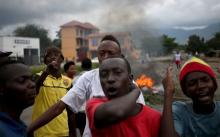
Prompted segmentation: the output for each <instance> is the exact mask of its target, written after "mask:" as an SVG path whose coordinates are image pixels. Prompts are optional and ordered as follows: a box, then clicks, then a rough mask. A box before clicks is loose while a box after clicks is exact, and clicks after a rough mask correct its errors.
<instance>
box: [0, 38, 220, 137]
mask: <svg viewBox="0 0 220 137" xmlns="http://www.w3.org/2000/svg"><path fill="white" fill-rule="evenodd" d="M9 55H10V53H8V52H2V51H1V52H0V137H26V136H34V137H67V136H70V137H78V136H81V135H82V136H83V137H158V136H160V137H220V102H219V101H215V100H214V94H215V92H216V91H217V89H218V83H217V80H216V74H215V72H214V71H213V69H212V68H211V67H210V65H209V64H207V63H206V62H204V61H203V60H201V59H199V58H197V57H192V58H190V59H189V60H188V61H186V62H185V63H184V64H183V65H182V67H181V68H180V65H179V64H178V69H180V70H179V83H180V86H181V90H182V91H183V93H184V94H185V95H186V97H188V98H189V99H191V102H181V101H175V102H173V96H174V91H175V89H176V88H175V85H174V82H173V71H172V70H173V66H172V65H169V66H168V68H167V72H166V76H165V77H164V80H163V86H164V89H165V94H164V105H163V112H162V113H161V112H159V111H157V110H155V109H153V108H151V107H149V106H148V105H146V104H145V101H144V98H143V95H142V92H141V90H140V89H139V88H138V87H137V86H136V84H135V82H134V80H133V75H132V70H131V66H130V63H129V61H128V60H127V59H126V58H125V57H124V56H123V54H122V53H121V45H120V43H119V41H118V40H117V38H115V37H114V36H112V35H106V36H104V37H103V38H102V40H101V41H100V44H99V46H98V48H97V55H98V60H99V68H96V69H91V65H92V63H91V60H89V59H85V60H84V61H83V62H82V65H81V67H82V69H83V72H82V73H80V74H79V75H78V76H77V77H75V78H74V75H75V74H76V68H75V63H74V62H67V63H66V64H65V65H64V70H65V73H66V75H64V74H62V71H61V63H62V62H63V60H64V57H63V54H62V52H61V50H60V49H59V48H56V47H49V48H48V49H47V50H46V51H45V56H44V63H45V64H46V68H45V70H43V71H42V72H39V73H37V78H36V79H35V81H33V79H32V73H31V70H30V68H29V67H28V66H26V65H24V64H23V63H21V62H17V61H11V60H10V59H9V58H8V56H9ZM31 105H33V114H32V123H31V124H30V125H28V127H27V126H26V125H25V124H24V122H22V121H21V120H20V115H21V113H22V111H23V110H24V109H25V108H27V107H29V106H31ZM76 129H79V132H77V131H78V130H76Z"/></svg>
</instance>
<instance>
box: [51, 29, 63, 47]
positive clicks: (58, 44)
mask: <svg viewBox="0 0 220 137" xmlns="http://www.w3.org/2000/svg"><path fill="white" fill-rule="evenodd" d="M56 33H57V34H56V37H57V38H55V39H54V40H53V42H52V43H53V45H54V46H56V47H58V48H61V30H59V31H57V32H56Z"/></svg>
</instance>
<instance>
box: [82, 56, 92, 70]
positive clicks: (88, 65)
mask: <svg viewBox="0 0 220 137" xmlns="http://www.w3.org/2000/svg"><path fill="white" fill-rule="evenodd" d="M81 68H82V69H83V70H91V69H92V61H91V59H89V58H85V59H83V60H82V62H81Z"/></svg>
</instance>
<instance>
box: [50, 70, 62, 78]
mask: <svg viewBox="0 0 220 137" xmlns="http://www.w3.org/2000/svg"><path fill="white" fill-rule="evenodd" d="M50 74H51V75H52V76H53V77H56V78H59V77H61V72H60V70H57V71H51V72H50Z"/></svg>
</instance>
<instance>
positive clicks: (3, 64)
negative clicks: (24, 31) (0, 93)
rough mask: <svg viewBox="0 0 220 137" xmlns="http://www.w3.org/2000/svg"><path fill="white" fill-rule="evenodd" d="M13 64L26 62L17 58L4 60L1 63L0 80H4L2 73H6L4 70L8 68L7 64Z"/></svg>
mask: <svg viewBox="0 0 220 137" xmlns="http://www.w3.org/2000/svg"><path fill="white" fill-rule="evenodd" d="M11 64H24V63H23V62H21V61H17V60H7V61H4V62H2V63H1V64H0V82H1V83H3V82H4V80H3V77H2V75H4V74H3V73H4V70H6V66H7V65H11Z"/></svg>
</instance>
